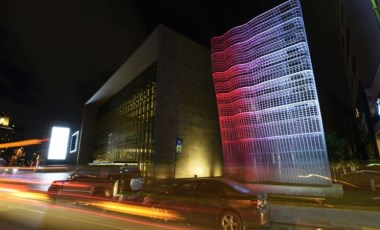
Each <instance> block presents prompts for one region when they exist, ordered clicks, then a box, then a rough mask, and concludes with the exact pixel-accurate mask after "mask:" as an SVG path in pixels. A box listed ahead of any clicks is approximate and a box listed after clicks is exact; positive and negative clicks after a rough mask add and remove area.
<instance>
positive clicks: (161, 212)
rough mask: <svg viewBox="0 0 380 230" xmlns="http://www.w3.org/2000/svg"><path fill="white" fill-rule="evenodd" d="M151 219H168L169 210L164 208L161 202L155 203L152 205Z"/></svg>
mask: <svg viewBox="0 0 380 230" xmlns="http://www.w3.org/2000/svg"><path fill="white" fill-rule="evenodd" d="M151 208H152V210H151V211H152V212H151V219H152V220H155V221H165V222H166V221H168V218H167V213H168V210H167V209H165V208H163V207H162V205H160V204H153V205H152V206H151Z"/></svg>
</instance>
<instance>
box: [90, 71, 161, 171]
mask: <svg viewBox="0 0 380 230" xmlns="http://www.w3.org/2000/svg"><path fill="white" fill-rule="evenodd" d="M155 79H156V65H155V64H154V65H152V66H151V67H149V68H147V69H146V70H145V71H144V72H143V73H141V74H140V75H139V76H137V77H136V78H135V79H134V80H133V81H132V82H130V83H129V84H128V85H126V86H125V87H124V88H123V89H122V90H120V91H119V92H118V93H117V94H115V95H114V96H113V97H112V98H111V99H109V100H108V101H107V102H106V103H105V104H104V105H102V106H101V107H100V108H99V111H98V115H97V128H96V150H95V154H94V157H95V160H99V161H100V160H104V161H111V162H115V161H118V162H120V161H121V162H136V163H138V164H139V166H140V169H141V170H142V172H143V174H144V175H143V176H144V177H151V176H152V173H153V170H152V164H153V162H152V159H153V157H152V156H153V145H154V136H153V133H154V132H153V127H154V125H153V124H154V116H155V104H156V103H155V102H156V85H155Z"/></svg>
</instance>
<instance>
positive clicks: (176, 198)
mask: <svg viewBox="0 0 380 230" xmlns="http://www.w3.org/2000/svg"><path fill="white" fill-rule="evenodd" d="M194 189H195V183H194V182H192V181H189V182H182V183H180V184H178V185H176V186H174V187H173V188H172V189H171V190H170V192H168V193H167V194H166V195H165V201H164V203H163V205H164V206H165V207H167V208H169V209H172V210H174V211H176V212H177V213H178V214H180V215H181V216H182V217H183V218H185V219H188V218H190V217H191V215H192V200H193V196H194Z"/></svg>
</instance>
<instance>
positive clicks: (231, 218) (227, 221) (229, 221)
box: [219, 211, 243, 230]
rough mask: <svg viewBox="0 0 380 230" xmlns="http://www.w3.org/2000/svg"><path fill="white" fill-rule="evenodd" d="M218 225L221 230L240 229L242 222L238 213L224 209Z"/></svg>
mask: <svg viewBox="0 0 380 230" xmlns="http://www.w3.org/2000/svg"><path fill="white" fill-rule="evenodd" d="M219 223H220V227H221V228H222V229H223V230H242V229H243V226H242V222H241V219H240V217H239V215H238V214H237V213H235V212H232V211H225V212H223V213H222V214H221V215H220V219H219Z"/></svg>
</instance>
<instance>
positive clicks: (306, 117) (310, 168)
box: [211, 0, 331, 185]
mask: <svg viewBox="0 0 380 230" xmlns="http://www.w3.org/2000/svg"><path fill="white" fill-rule="evenodd" d="M211 55H212V56H211V57H212V74H213V81H214V86H215V91H216V98H217V105H218V112H219V123H220V130H221V135H222V148H223V156H224V167H225V168H224V172H225V175H226V176H228V177H233V178H236V179H239V180H241V181H245V182H263V181H269V182H279V183H295V184H316V185H331V181H330V180H326V179H325V178H330V177H331V173H330V168H329V161H328V155H327V150H326V143H325V137H324V130H323V124H322V118H321V113H320V106H319V101H318V95H317V90H316V84H315V79H314V74H313V68H312V63H311V59H310V53H309V48H308V43H307V37H306V31H305V27H304V22H303V15H302V9H301V5H300V2H299V1H298V0H289V1H286V2H284V3H283V4H281V5H279V6H277V7H275V8H273V9H271V10H269V11H267V12H265V13H263V14H261V15H259V16H257V17H255V18H253V19H252V20H250V21H249V22H247V23H245V24H243V25H240V26H237V27H234V28H232V29H230V30H229V31H227V32H226V33H225V34H223V35H221V36H218V37H214V38H212V39H211Z"/></svg>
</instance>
